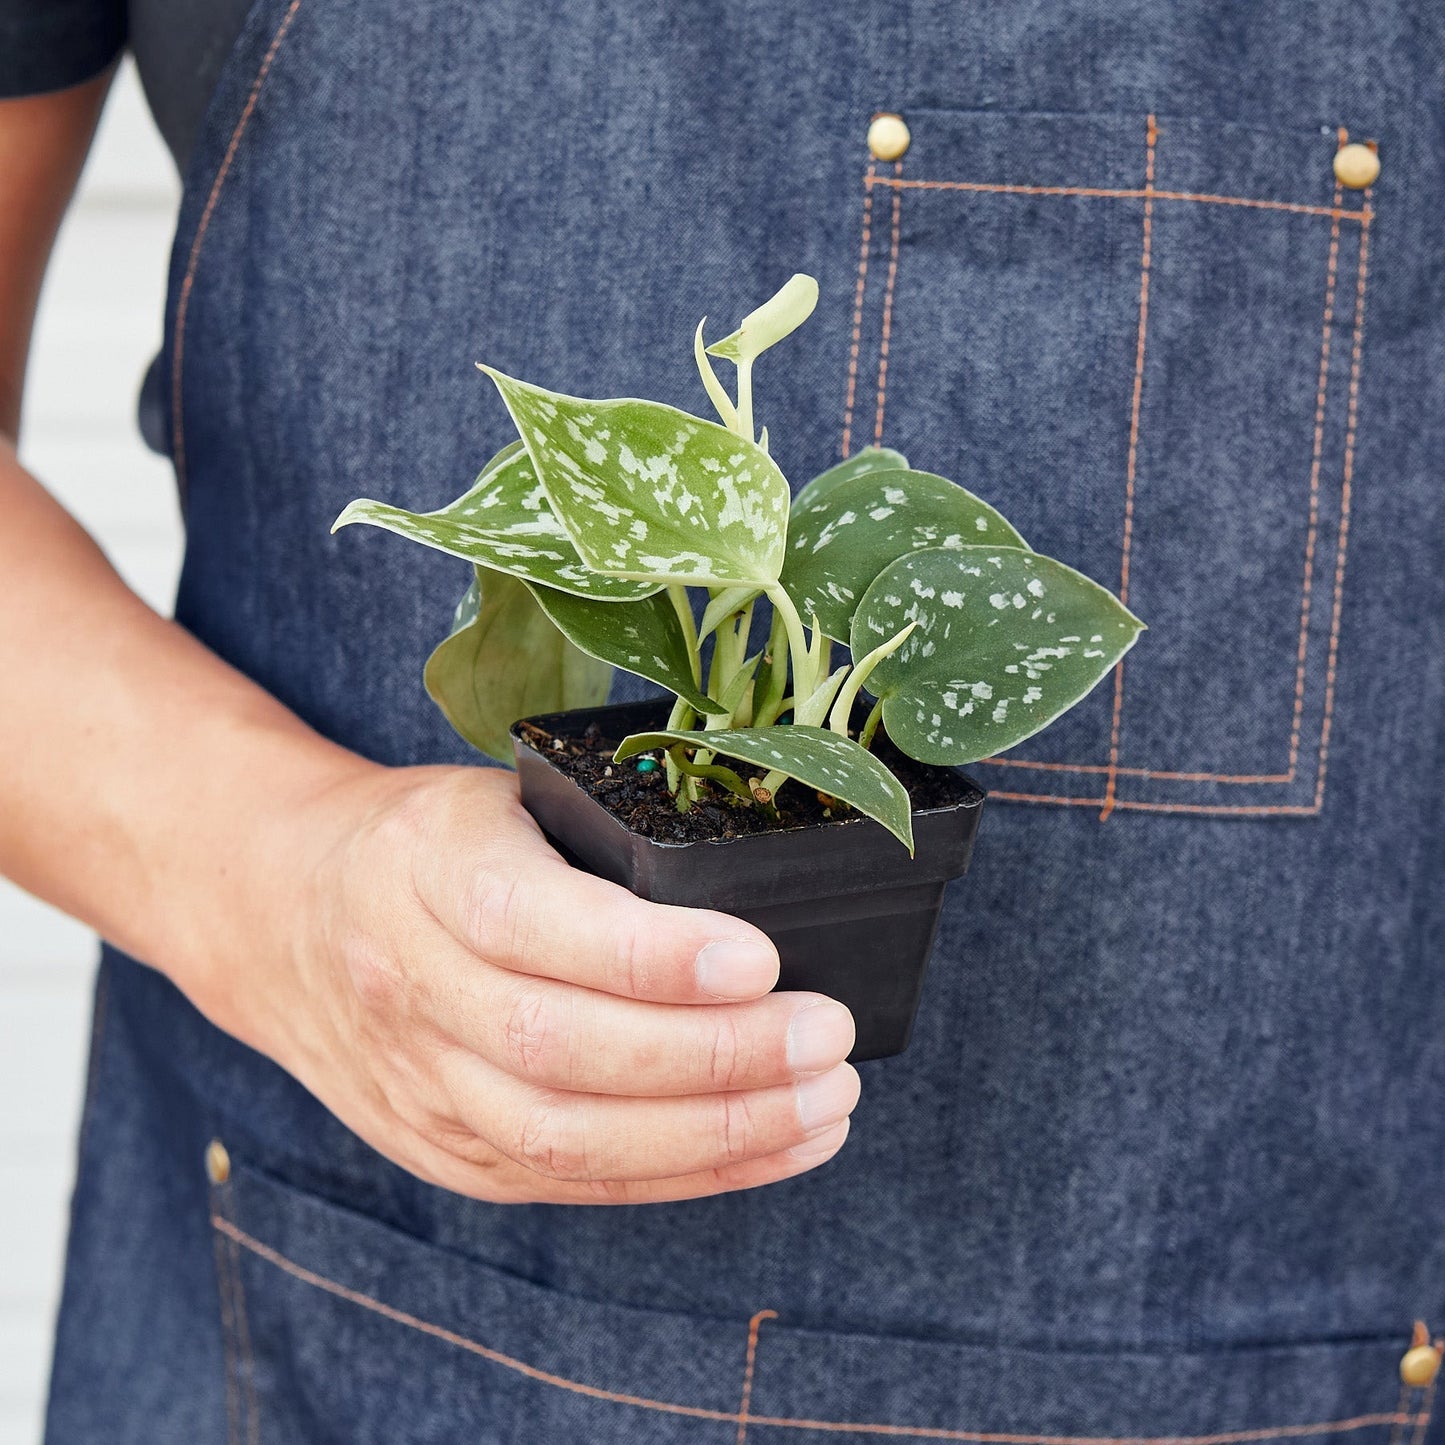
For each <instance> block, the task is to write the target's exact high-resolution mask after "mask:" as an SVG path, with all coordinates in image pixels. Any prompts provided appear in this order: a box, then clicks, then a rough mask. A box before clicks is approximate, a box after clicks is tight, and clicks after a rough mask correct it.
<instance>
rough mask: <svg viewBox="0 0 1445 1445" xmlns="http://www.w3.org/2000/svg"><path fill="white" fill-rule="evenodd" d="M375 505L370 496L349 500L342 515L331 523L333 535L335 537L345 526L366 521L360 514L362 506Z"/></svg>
mask: <svg viewBox="0 0 1445 1445" xmlns="http://www.w3.org/2000/svg"><path fill="white" fill-rule="evenodd" d="M374 506H376V503H375V502H373V501H372V500H371V498H370V497H358V498H357V499H356V500H355V501H354V502H348V503H347V504H346V506H345V507H343V508H342V510H341V515H340V516H339V517H338V518H337V519H336V520H335V521H334V522H333V523H332V524H331V535H332V536H333V537H334V536H335V535H336V534H337V533H338V532H339V531H340V530H341V529H342V528H343V527H350V526H353V525H354V524H355V523H357V522H364V521H366V518H365V517H363V516H361V515H360V513H361V510H362V508H364V507H374Z"/></svg>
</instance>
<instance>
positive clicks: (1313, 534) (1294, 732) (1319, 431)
mask: <svg viewBox="0 0 1445 1445" xmlns="http://www.w3.org/2000/svg"><path fill="white" fill-rule="evenodd" d="M1343 197H1344V186H1343V185H1342V184H1341V182H1339V181H1336V182H1335V206H1336V207H1338V206H1339V204H1340V202H1341V200H1342V199H1343ZM1361 234H1362V235H1363V234H1364V228H1363V227H1362V228H1361ZM1339 261H1340V220H1339V217H1338V216H1336V217H1335V219H1334V220H1333V221H1332V222H1331V223H1330V259H1329V265H1328V267H1327V268H1326V272H1325V316H1324V322H1323V324H1322V326H1321V329H1320V379H1319V386H1318V388H1317V389H1316V392H1315V436H1314V443H1313V445H1312V447H1311V449H1310V525H1309V531H1308V533H1307V534H1306V537H1305V566H1304V582H1303V586H1302V588H1301V591H1300V618H1299V653H1298V656H1297V658H1296V661H1295V675H1294V716H1293V718H1292V719H1291V722H1290V733H1289V776H1288V778H1286V779H1284V781H1286V782H1290V783H1292V782H1294V779H1295V771H1296V768H1297V765H1298V763H1299V734H1300V720H1301V718H1302V717H1303V715H1304V703H1305V658H1306V655H1307V654H1308V652H1309V633H1310V605H1311V600H1312V596H1313V586H1314V570H1315V542H1316V541H1317V540H1318V537H1319V525H1320V461H1321V458H1322V457H1323V455H1324V445H1325V401H1326V396H1327V392H1328V389H1329V381H1330V332H1331V329H1332V327H1333V324H1334V315H1335V278H1336V275H1337V273H1338V271H1339Z"/></svg>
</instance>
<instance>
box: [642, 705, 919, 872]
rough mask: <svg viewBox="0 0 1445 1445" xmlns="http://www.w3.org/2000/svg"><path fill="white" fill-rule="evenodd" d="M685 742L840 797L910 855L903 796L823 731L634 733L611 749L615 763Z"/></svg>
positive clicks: (884, 773) (873, 762)
mask: <svg viewBox="0 0 1445 1445" xmlns="http://www.w3.org/2000/svg"><path fill="white" fill-rule="evenodd" d="M673 743H685V744H687V745H688V746H689V747H697V748H705V749H707V751H709V752H713V753H720V754H721V755H722V756H723V757H726V758H736V759H738V760H739V761H740V762H745V763H751V764H752V765H753V767H755V768H758V769H760V770H761V771H762V772H763V773H771V772H780V773H786V774H787V775H788V777H790V778H796V779H797V781H798V782H800V783H802V784H803V785H804V786H805V787H808V788H816V789H817V790H818V791H819V792H823V793H827V794H828V795H829V796H830V797H833V798H841V799H842V800H843V801H844V802H845V803H847V804H849V805H850V806H851V807H854V808H856V809H857V810H858V811H859V812H860V813H862V814H864V815H865V816H867V817H869V818H874V819H876V820H877V821H878V822H880V823H882V824H883V826H884V827H885V828H887V829H888V831H889V832H890V833H892V834H893V835H894V837H896V838H897V839H898V840H899V841H900V842H901V843H902V844H903V845H904V846H905V847H906V848H907V849H908V851H909V852H910V853H911V852H912V851H913V815H912V807H911V804H910V803H909V799H908V792H907V790H906V789H905V788H904V786H903V784H902V783H900V782H899V781H898V779H897V778H895V777H894V776H893V774H892V773H890V772H889V771H888V769H887V768H886V767H884V766H883V764H882V763H880V762H879V761H878V759H877V758H875V757H874V756H873V754H872V753H870V752H869V751H868V750H867V749H866V748H861V747H859V746H858V744H857V743H855V742H853V741H852V740H851V739H850V738H845V737H840V736H839V735H838V734H837V733H835V732H831V731H829V730H828V729H827V728H816V727H803V726H799V725H791V726H787V727H770V728H727V729H723V730H720V731H718V732H706V733H699V732H671V731H668V730H666V729H662V730H659V731H657V732H650V733H634V734H633V735H632V736H631V737H629V738H624V739H623V742H622V746H621V747H619V748H618V749H617V753H616V755H615V756H616V758H617V760H618V761H619V762H621V761H623V760H624V759H627V758H631V757H635V756H636V755H637V754H638V753H645V752H649V751H651V750H652V749H653V748H666V747H670V746H671V745H672V744H673Z"/></svg>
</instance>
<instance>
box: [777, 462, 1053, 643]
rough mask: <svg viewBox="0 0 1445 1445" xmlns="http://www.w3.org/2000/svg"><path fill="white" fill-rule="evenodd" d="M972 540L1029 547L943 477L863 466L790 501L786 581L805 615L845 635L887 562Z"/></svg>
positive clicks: (968, 543)
mask: <svg viewBox="0 0 1445 1445" xmlns="http://www.w3.org/2000/svg"><path fill="white" fill-rule="evenodd" d="M975 543H986V544H989V545H991V546H994V547H1023V548H1025V549H1027V546H1028V544H1027V543H1026V542H1025V541H1024V539H1023V538H1022V537H1020V536H1019V534H1018V533H1017V532H1016V531H1014V529H1013V527H1011V526H1010V525H1009V523H1008V522H1007V521H1005V520H1004V518H1003V517H1002V516H1001V515H1000V514H999V513H998V512H996V511H995V510H994V509H993V508H992V507H990V506H989V504H988V503H987V502H985V501H982V500H981V499H980V498H978V497H975V496H974V495H973V493H972V492H966V491H964V489H963V488H962V487H960V486H957V485H955V484H954V483H953V482H950V481H949V480H948V479H947V478H946V477H937V476H934V474H933V473H932V472H913V471H906V470H904V471H896V470H895V471H873V472H866V473H864V474H863V475H862V476H855V477H850V478H848V479H847V480H845V481H843V482H841V483H839V484H837V485H836V486H833V487H832V488H830V489H828V490H827V491H826V492H825V493H824V494H823V495H822V496H821V497H817V496H815V497H814V498H813V500H812V501H805V500H803V499H802V498H799V500H798V502H796V503H794V505H793V517H792V521H791V522H790V523H789V524H788V560H787V562H786V563H785V564H784V566H783V585H784V586H785V587H786V588H787V589H788V592H789V594H790V595H791V596H792V598H793V601H794V602H796V603H797V605H798V610H799V611H800V612H801V613H802V614H803V616H804V617H807V616H808V615H809V614H810V613H817V615H818V622H819V624H820V625H821V627H822V629H823V631H824V632H825V633H826V634H827V635H828V636H829V637H832V638H835V639H836V640H837V641H839V642H846V641H847V639H848V630H849V624H850V623H851V621H852V619H853V609H854V608H855V607H856V606H857V605H858V599H859V598H860V597H862V596H863V594H864V592H866V591H867V590H868V587H869V584H870V583H871V582H872V581H873V579H874V578H875V577H876V576H877V575H878V574H879V573H880V572H881V571H882V570H883V569H884V568H885V567H886V566H888V564H889V563H890V562H893V561H895V560H896V559H897V558H899V557H903V556H906V555H907V554H908V553H909V552H916V551H918V549H919V548H920V547H948V548H956V547H967V546H971V545H973V544H975ZM902 625H903V624H902V623H901V622H900V623H899V624H898V627H901V626H902ZM898 627H894V628H893V629H892V630H891V631H890V633H889V635H890V636H891V635H892V633H893V632H897V631H898Z"/></svg>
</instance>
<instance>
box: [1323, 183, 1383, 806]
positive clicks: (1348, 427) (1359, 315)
mask: <svg viewBox="0 0 1445 1445" xmlns="http://www.w3.org/2000/svg"><path fill="white" fill-rule="evenodd" d="M1369 199H1370V192H1369V190H1368V189H1367V190H1366V191H1365V203H1366V204H1367V205H1368V203H1369ZM1369 265H1370V228H1369V226H1368V225H1362V226H1361V227H1360V262H1359V273H1358V275H1357V277H1356V280H1355V325H1354V331H1353V334H1352V336H1351V341H1350V402H1349V410H1348V415H1347V419H1346V422H1345V466H1344V485H1343V487H1342V489H1341V491H1340V540H1339V546H1338V548H1337V549H1336V553H1335V596H1334V612H1333V615H1332V617H1331V619H1330V656H1329V662H1328V664H1327V666H1326V668H1325V719H1324V726H1323V727H1322V728H1321V730H1320V765H1319V771H1318V773H1317V774H1316V775H1315V811H1316V812H1318V811H1319V809H1320V808H1321V806H1322V805H1323V803H1324V796H1325V771H1326V769H1327V768H1328V766H1329V756H1330V731H1331V728H1332V727H1333V724H1334V711H1335V672H1336V668H1337V665H1338V662H1339V652H1340V614H1341V611H1342V609H1343V604H1344V590H1345V562H1346V560H1347V558H1348V556H1349V550H1350V503H1351V499H1352V494H1353V486H1354V476H1355V434H1356V424H1357V422H1358V420H1359V403H1360V355H1361V352H1362V350H1363V347H1364V338H1365V278H1366V276H1367V274H1368V272H1369Z"/></svg>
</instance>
